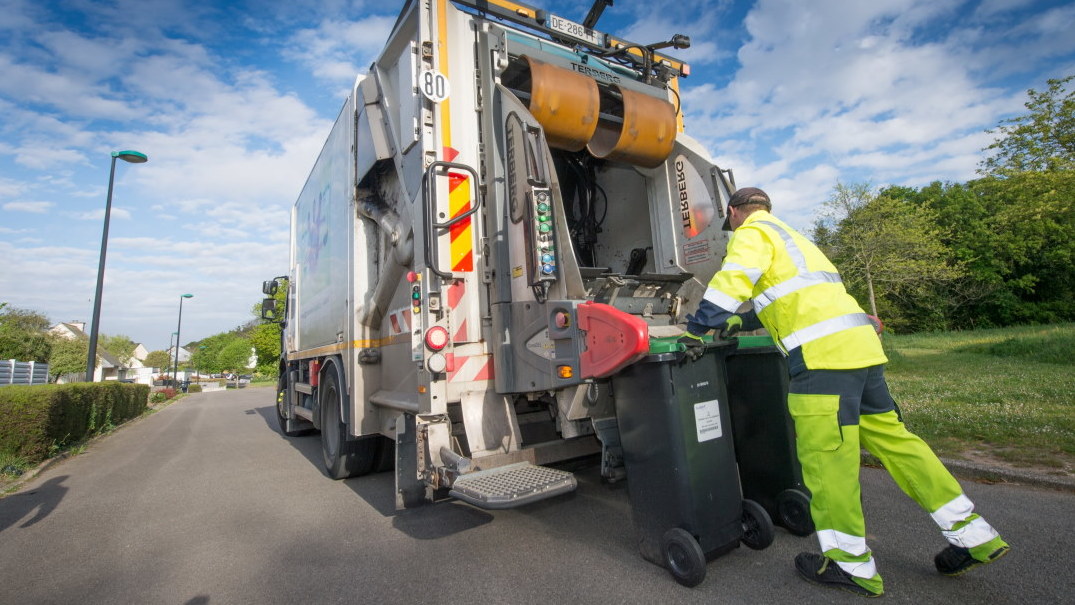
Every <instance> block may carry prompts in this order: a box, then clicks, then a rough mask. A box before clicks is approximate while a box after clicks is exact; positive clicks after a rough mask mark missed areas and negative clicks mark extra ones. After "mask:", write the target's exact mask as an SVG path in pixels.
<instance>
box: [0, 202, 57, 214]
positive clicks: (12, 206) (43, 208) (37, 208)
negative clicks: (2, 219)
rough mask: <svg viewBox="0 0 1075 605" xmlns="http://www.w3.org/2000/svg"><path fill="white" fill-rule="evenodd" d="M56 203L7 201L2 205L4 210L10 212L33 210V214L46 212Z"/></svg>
mask: <svg viewBox="0 0 1075 605" xmlns="http://www.w3.org/2000/svg"><path fill="white" fill-rule="evenodd" d="M55 205H56V204H53V203H52V202H8V203H6V204H4V205H3V206H2V207H3V209H4V210H9V211H12V212H33V213H35V214H44V213H46V212H48V210H49V208H52V207H53V206H55Z"/></svg>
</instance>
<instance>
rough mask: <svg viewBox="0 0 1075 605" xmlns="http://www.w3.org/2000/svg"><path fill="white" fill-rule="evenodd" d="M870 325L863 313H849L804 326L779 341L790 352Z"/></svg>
mask: <svg viewBox="0 0 1075 605" xmlns="http://www.w3.org/2000/svg"><path fill="white" fill-rule="evenodd" d="M872 325H873V322H872V321H870V318H869V316H868V315H866V314H865V313H849V314H847V315H840V316H839V317H833V318H832V319H826V320H825V321H819V322H817V323H816V324H813V325H810V326H806V327H805V328H803V329H801V330H796V331H794V332H792V333H791V334H788V335H787V336H785V337H783V338H781V339H780V341H781V342H782V343H784V348H786V349H787V350H788V351H790V350H792V349H796V348H798V347H801V346H803V345H804V344H806V343H808V342H810V341H812V340H817V339H818V338H822V337H824V336H828V335H829V334H835V333H837V332H842V331H844V330H849V329H851V328H857V327H859V326H872Z"/></svg>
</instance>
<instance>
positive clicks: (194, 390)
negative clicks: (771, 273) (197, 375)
mask: <svg viewBox="0 0 1075 605" xmlns="http://www.w3.org/2000/svg"><path fill="white" fill-rule="evenodd" d="M187 392H188V393H201V392H202V385H200V384H192V385H190V386H188V387H187Z"/></svg>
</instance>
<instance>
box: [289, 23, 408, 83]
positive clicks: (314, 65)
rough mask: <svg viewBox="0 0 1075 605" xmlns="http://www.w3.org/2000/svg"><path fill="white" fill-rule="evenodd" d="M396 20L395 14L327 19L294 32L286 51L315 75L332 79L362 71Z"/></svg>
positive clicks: (377, 51)
mask: <svg viewBox="0 0 1075 605" xmlns="http://www.w3.org/2000/svg"><path fill="white" fill-rule="evenodd" d="M395 22H396V16H395V14H392V15H375V16H370V17H366V18H364V19H361V20H359V21H345V20H337V19H326V20H324V21H322V22H321V23H320V24H319V25H318V26H317V27H316V28H310V29H303V30H299V31H297V32H295V34H294V35H293V36H292V37H291V39H290V42H289V45H288V54H289V55H290V56H291V57H293V58H295V59H297V60H299V61H301V62H302V63H304V64H306V65H308V66H309V67H310V68H311V69H312V70H313V73H314V75H316V76H317V77H319V78H324V79H326V80H331V81H339V80H345V81H346V80H348V79H353V78H354V77H355V75H356V74H358V73H365V72H366V69H367V68H368V67H369V65H370V63H372V62H373V60H374V59H375V58H376V56H377V54H378V53H379V52H380V50H381V48H382V46H384V41H385V40H386V39H387V38H388V34H389V33H390V32H391V30H392V25H394V24H395Z"/></svg>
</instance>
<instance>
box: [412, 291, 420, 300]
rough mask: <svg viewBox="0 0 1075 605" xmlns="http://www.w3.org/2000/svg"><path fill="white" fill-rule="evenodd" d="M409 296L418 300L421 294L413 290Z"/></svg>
mask: <svg viewBox="0 0 1075 605" xmlns="http://www.w3.org/2000/svg"><path fill="white" fill-rule="evenodd" d="M411 298H413V299H414V300H418V299H419V298H422V295H421V294H420V293H418V292H414V293H412V294H411Z"/></svg>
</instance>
